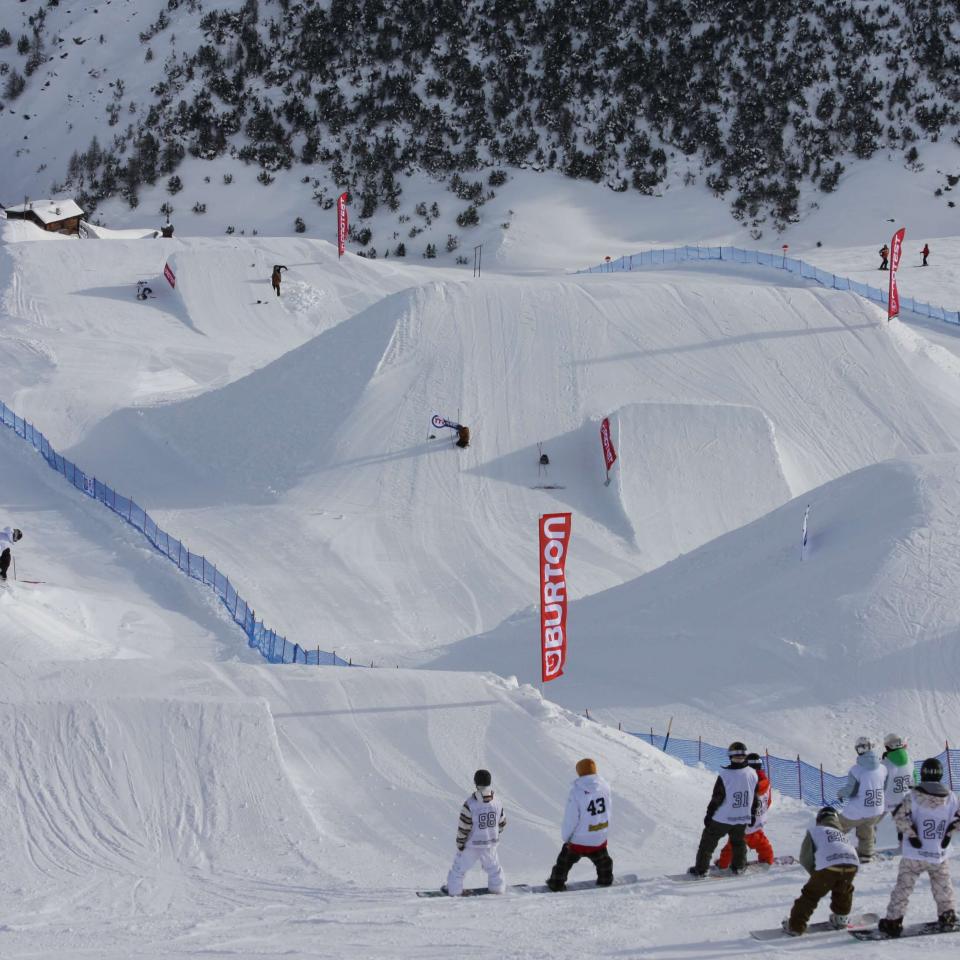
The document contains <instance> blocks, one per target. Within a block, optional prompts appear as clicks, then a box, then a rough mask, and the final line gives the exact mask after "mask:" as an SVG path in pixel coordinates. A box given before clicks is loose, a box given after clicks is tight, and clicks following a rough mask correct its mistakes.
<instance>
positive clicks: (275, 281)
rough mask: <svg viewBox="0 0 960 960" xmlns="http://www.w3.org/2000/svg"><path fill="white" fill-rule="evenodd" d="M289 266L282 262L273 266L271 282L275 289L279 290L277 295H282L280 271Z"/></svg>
mask: <svg viewBox="0 0 960 960" xmlns="http://www.w3.org/2000/svg"><path fill="white" fill-rule="evenodd" d="M286 269H287V268H286V267H285V266H284V265H283V264H282V263H278V264H275V265H274V267H273V273H271V274H270V284H271V285H272V286H273V289H274V290H276V291H277V296H278V297H279V296H280V271H281V270H286Z"/></svg>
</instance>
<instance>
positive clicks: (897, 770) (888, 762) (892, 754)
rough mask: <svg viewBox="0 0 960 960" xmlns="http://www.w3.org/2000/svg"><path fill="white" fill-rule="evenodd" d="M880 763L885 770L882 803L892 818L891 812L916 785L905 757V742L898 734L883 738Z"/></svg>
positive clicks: (910, 763)
mask: <svg viewBox="0 0 960 960" xmlns="http://www.w3.org/2000/svg"><path fill="white" fill-rule="evenodd" d="M882 762H883V765H884V766H885V767H886V768H887V786H886V789H885V790H884V794H883V797H884V803H885V805H886V811H887V813H889V814H890V816H893V811H894V810H896V809H897V807H899V806H900V804H901V803H902V802H903V799H904V798H905V797H906V796H907V794H908V793H910V788H911V787H913V786H914V785H915V784H916V783H917V776H916V771H915V770H914V767H913V761H912V760H911V759H910V757H908V756H907V741H906V740H904V739H903V737H901V736H900V735H899V734H896V733H888V734H887V735H886V736H885V737H884V738H883V757H882Z"/></svg>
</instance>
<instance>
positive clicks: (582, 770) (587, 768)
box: [577, 757, 597, 777]
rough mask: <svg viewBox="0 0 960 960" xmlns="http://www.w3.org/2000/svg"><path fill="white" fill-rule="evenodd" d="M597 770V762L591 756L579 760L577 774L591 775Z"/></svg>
mask: <svg viewBox="0 0 960 960" xmlns="http://www.w3.org/2000/svg"><path fill="white" fill-rule="evenodd" d="M596 772H597V762H596V761H595V760H591V759H589V757H587V758H585V759H583V760H578V761H577V776H578V777H589V776H590V774H592V773H596Z"/></svg>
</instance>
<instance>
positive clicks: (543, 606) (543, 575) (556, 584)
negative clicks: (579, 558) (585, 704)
mask: <svg viewBox="0 0 960 960" xmlns="http://www.w3.org/2000/svg"><path fill="white" fill-rule="evenodd" d="M569 543H570V514H569V513H546V514H544V515H543V516H542V517H541V518H540V663H541V672H540V676H541V679H542V680H543V682H544V683H547V682H548V681H549V680H556V679H557V677H562V676H563V668H564V666H565V665H566V662H567V580H566V574H565V573H564V568H565V566H566V562H567V547H568V545H569Z"/></svg>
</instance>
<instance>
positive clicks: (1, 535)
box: [0, 527, 23, 581]
mask: <svg viewBox="0 0 960 960" xmlns="http://www.w3.org/2000/svg"><path fill="white" fill-rule="evenodd" d="M22 539H23V533H22V532H21V531H20V530H18V529H17V528H16V527H4V528H3V529H2V530H0V581H3V580H6V579H7V569H8V568H9V566H10V561H11V560H12V559H13V551H12V547H13V545H14V544H15V543H17V542H18V541H19V540H22Z"/></svg>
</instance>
